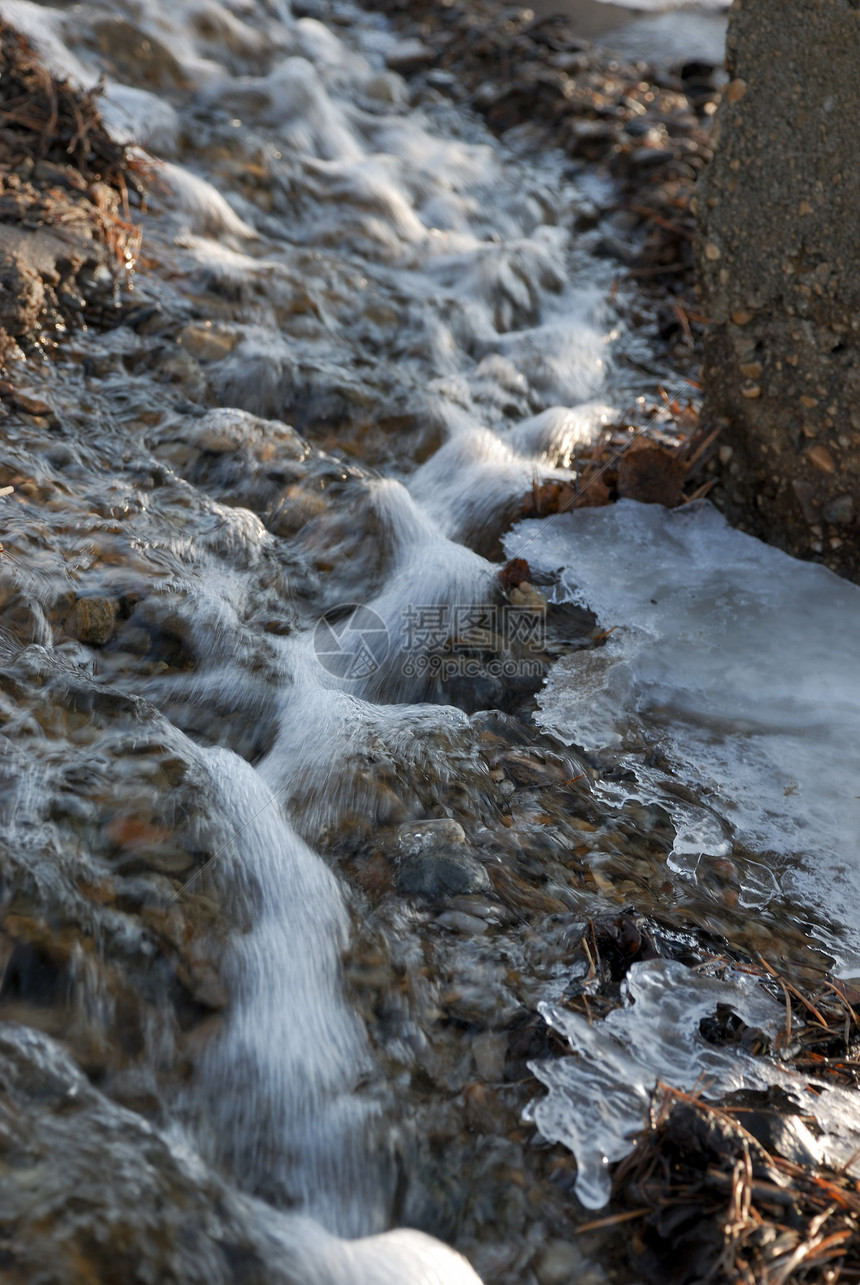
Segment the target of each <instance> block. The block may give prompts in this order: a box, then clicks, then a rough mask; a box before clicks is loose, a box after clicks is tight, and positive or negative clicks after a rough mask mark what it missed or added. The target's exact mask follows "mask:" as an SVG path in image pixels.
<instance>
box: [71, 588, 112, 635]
mask: <svg viewBox="0 0 860 1285" xmlns="http://www.w3.org/2000/svg"><path fill="white" fill-rule="evenodd" d="M117 610H118V605H117V602H116V600H115V599H114V598H95V597H94V598H79V599H78V601H77V602H76V603H75V605H74V608H73V612H72V632H73V633H74V635H75V637H76V638H77V639H78V640H79V641H80V642H82V643H85V644H86V645H87V646H88V647H103V646H104V644H105V643H106V642H107V641H108V640H109V639H110V638H111V636H112V635H113V631H114V626H115V624H116V613H117Z"/></svg>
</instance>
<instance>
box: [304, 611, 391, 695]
mask: <svg viewBox="0 0 860 1285" xmlns="http://www.w3.org/2000/svg"><path fill="white" fill-rule="evenodd" d="M389 646H390V639H389V637H388V630H387V629H386V627H385V621H384V620H382V619H381V617H379V616H377V614H376V612H375V611H371V610H370V608H369V607H362V606H360V605H358V604H356V603H354V602H351V603H348V604H347V605H346V606H343V607H335V608H333V609H332V610H331V611H327V612H326V614H325V615H324V616H322V617H321V618H320V619H319V621H318V622H317V627H316V629H315V630H314V652H315V653H316V657H317V660H318V661H319V663H320V664H321V665H322V667H323V669H326V670H328V672H329V673H330V674H334V676H335V678H342V679H346V680H347V681H350V682H357V681H358V680H359V679H362V678H370V676H371V675H372V674H375V673H376V671H377V670H378V669H379V667H380V665H381V664H382V663H383V662H384V660H385V658H386V656H387V655H388V648H389Z"/></svg>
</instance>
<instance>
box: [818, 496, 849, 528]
mask: <svg viewBox="0 0 860 1285" xmlns="http://www.w3.org/2000/svg"><path fill="white" fill-rule="evenodd" d="M854 512H855V509H854V497H853V496H851V495H837V496H835V497H834V498H833V499H832V500H830V502H829V503H828V504H825V505H824V507H823V509H822V510H821V516H822V518H823V519H824V521H825V522H832V523H833V525H834V526H848V524H849V523H851V522H853V521H854Z"/></svg>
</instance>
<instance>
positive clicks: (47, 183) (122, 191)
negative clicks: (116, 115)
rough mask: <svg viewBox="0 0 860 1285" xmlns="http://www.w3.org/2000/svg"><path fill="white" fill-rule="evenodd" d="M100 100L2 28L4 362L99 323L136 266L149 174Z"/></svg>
mask: <svg viewBox="0 0 860 1285" xmlns="http://www.w3.org/2000/svg"><path fill="white" fill-rule="evenodd" d="M98 95H99V91H98V89H93V90H88V91H86V92H85V91H82V90H79V89H76V88H75V87H74V86H73V85H72V84H70V83H69V81H67V80H65V79H59V78H58V77H56V76H54V75H52V74H51V72H50V71H49V70H48V69H47V68H46V67H45V66H44V65H43V64H42V63H41V61H40V60H39V58H38V56H37V54H36V53H35V52H34V50H33V49H32V48H31V46H30V45H29V43H28V42H27V40H26V39H25V38H24V37H23V36H22V35H20V34H19V33H18V32H17V31H15V30H14V29H13V28H12V27H10V26H9V25H8V24H7V23H5V22H3V21H2V20H0V286H2V304H0V361H3V362H6V361H7V360H9V359H10V358H20V357H21V356H26V355H30V354H32V353H34V352H37V351H39V350H40V349H41V350H44V349H45V348H47V347H50V345H51V344H52V343H53V342H54V340H55V337H56V335H57V334H58V333H60V332H62V331H63V330H65V329H67V328H68V327H69V326H70V325H72V324H75V322H76V321H80V320H81V319H83V317H84V315H86V319H87V320H95V319H98V320H102V319H103V317H101V316H98V315H97V309H98V304H99V302H100V301H101V300H100V296H101V299H106V300H111V299H112V296H113V293H114V291H115V289H116V286H117V284H118V283H119V282H121V281H122V280H123V279H124V278H125V277H126V275H127V273H128V272H129V271H130V269H131V268H132V266H133V263H134V258H135V255H136V253H137V250H138V248H139V243H140V232H139V229H138V228H137V227H135V226H134V224H133V223H132V220H131V210H130V205H131V199H132V198H139V197H140V195H141V193H142V183H143V178H144V173H145V171H144V167H143V165H142V163H141V162H140V161H138V160H135V159H133V158H131V157H130V156H129V155H128V153H127V152H126V149H125V148H124V147H122V146H120V145H119V144H117V143H115V142H114V141H113V139H112V138H111V137H110V135H109V134H108V132H107V130H106V129H105V127H104V124H103V122H102V118H101V115H100V113H99V110H98ZM94 304H95V305H96V307H95V308H94V307H93V306H92V305H94Z"/></svg>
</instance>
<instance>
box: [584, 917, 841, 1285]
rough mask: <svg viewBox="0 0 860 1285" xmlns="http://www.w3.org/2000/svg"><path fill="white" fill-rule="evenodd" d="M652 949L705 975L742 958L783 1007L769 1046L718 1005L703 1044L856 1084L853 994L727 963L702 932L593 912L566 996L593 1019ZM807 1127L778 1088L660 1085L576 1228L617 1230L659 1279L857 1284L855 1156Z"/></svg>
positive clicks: (672, 1282) (668, 1284) (671, 1284)
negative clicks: (603, 1190)
mask: <svg viewBox="0 0 860 1285" xmlns="http://www.w3.org/2000/svg"><path fill="white" fill-rule="evenodd" d="M714 947H717V952H715V950H714ZM658 956H668V957H670V958H675V959H678V960H680V961H681V962H683V963H685V964H687V965H688V966H690V967H697V968H706V969H707V970H709V971H712V970H719V969H720V967H721V966H724V965H729V964H733V965H734V966H740V967H742V968H744V970H745V971H749V972H751V973H754V974H756V975H757V976H759V977H760V978H761V979H762V981H763V983H764V984H765V985H767V986H768V988H769V989H770V990H771V992H772V993H773V995H774V996H775V997H780V998H781V1000H782V1002H784V1004H785V1013H786V1017H785V1027H784V1029H783V1030H782V1032H781V1033H780V1035H779V1036H778V1038H777V1039H776V1041H775V1042H774V1045H773V1046H772V1047H769V1045H768V1041H767V1039H766V1037H765V1036H764V1035H763V1033H762V1032H761V1031H757V1030H754V1029H752V1028H749V1027H746V1026H745V1025H744V1023H743V1022H742V1021H740V1019H739V1018H737V1017H736V1016H735V1015H734V1014H733V1013H731V1012H723V1013H721V1012H720V1011H719V1010H718V1012H717V1015H716V1018H714V1019H713V1020H711V1019H709V1021H708V1030H707V1032H705V1031H703V1035H704V1036H705V1038H707V1039H708V1041H709V1042H710V1043H714V1044H719V1045H722V1046H728V1045H736V1046H738V1047H743V1048H744V1049H745V1050H746V1052H748V1053H752V1054H753V1055H759V1056H770V1057H777V1058H778V1059H779V1060H780V1061H781V1062H782V1063H783V1064H784V1065H785V1066H787V1067H791V1068H793V1069H795V1070H798V1071H801V1072H803V1071H807V1072H809V1074H810V1075H813V1076H814V1077H815V1078H816V1079H817V1080H822V1079H823V1080H825V1081H832V1083H833V1086H834V1087H840V1088H855V1087H857V1086H858V1085H860V993H858V992H857V991H855V990H854V989H853V988H852V987H850V986H848V985H847V984H846V983H844V982H842V981H839V980H836V979H833V978H830V977H827V976H824V975H820V974H819V975H815V976H813V975H812V974H811V975H810V976H809V977H808V978H800V977H795V978H794V980H792V979H791V978H789V977H786V976H783V975H781V973H779V972H778V970H777V969H776V968H775V967H774V966H773V965H772V964H770V963H768V962H767V961H766V960H764V959H763V958H761V957H759V958H758V959H757V960H756V961H752V960H748V959H747V960H742V959H734V958H733V959H729V958H728V957H726V956H724V955H721V954H719V953H718V944H717V939H716V938H714V939H713V941H711V940H710V939H709V938H708V937H707V936H706V935H703V934H702V933H700V932H698V933H696V934H692V933H691V934H689V935H687V934H679V933H678V932H677V931H676V930H673V929H669V928H667V927H665V926H664V925H661V924H659V923H657V922H656V921H653V920H650V919H645V918H642V917H639V916H634V915H632V914H629V913H622V914H619V915H615V916H604V917H601V918H598V919H594V920H591V921H590V922H589V924H588V927H587V930H586V932H585V933H584V934H583V936H582V940H581V942H580V943H579V946H578V948H577V950H576V951H575V952H574V958H575V959H578V960H579V961H580V962H581V963H583V964H586V965H587V966H588V972H587V974H586V976H585V977H584V979H582V980H581V981H579V982H577V983H575V984H574V985H573V986H572V987H571V989H570V992H569V993H568V995H567V996H566V998H565V1003H566V1004H567V1005H568V1006H569V1007H571V1008H572V1009H574V1010H575V1011H577V1012H580V1013H582V1014H583V1015H584V1016H586V1017H587V1019H588V1020H589V1021H595V1020H598V1021H599V1020H601V1019H602V1018H603V1017H605V1016H606V1014H607V1013H608V1012H609V1011H611V1009H613V1008H615V1007H617V1006H618V1004H619V1003H620V1002H621V995H622V991H621V983H622V982H623V979H624V977H625V976H626V973H627V971H628V970H629V968H630V966H631V964H633V963H636V962H637V961H639V960H643V959H652V958H655V957H658ZM858 1106H860V1099H858ZM814 1129H815V1123H814V1121H812V1120H808V1119H807V1118H804V1117H803V1116H802V1115H801V1114H800V1112H799V1110H798V1108H797V1106H796V1104H795V1103H794V1102H793V1101H792V1099H791V1097H790V1096H789V1094H787V1093H786V1092H785V1091H783V1090H781V1089H779V1088H777V1087H773V1088H771V1089H769V1090H768V1091H767V1092H762V1091H756V1092H752V1091H750V1092H742V1093H734V1094H730V1095H729V1096H728V1097H726V1098H725V1099H724V1100H722V1101H719V1102H714V1101H710V1100H709V1099H708V1093H707V1086H706V1085H705V1086H703V1087H702V1089H701V1091H699V1092H698V1093H683V1092H681V1091H679V1090H677V1089H675V1088H672V1087H670V1086H668V1085H665V1084H661V1085H659V1086H658V1089H657V1091H656V1093H655V1095H654V1101H653V1104H652V1110H651V1119H650V1121H649V1124H648V1126H647V1127H646V1128H645V1129H644V1130H643V1131H642V1132H641V1133H640V1134H639V1136H638V1138H637V1139H636V1141H635V1146H634V1148H633V1150H632V1151H631V1152H630V1154H629V1155H628V1156H627V1157H626V1158H625V1159H624V1160H622V1161H621V1162H620V1163H619V1164H618V1165H617V1166H616V1168H615V1172H614V1175H613V1198H612V1203H611V1205H610V1208H609V1210H608V1211H607V1213H606V1214H605V1215H603V1216H600V1217H598V1218H595V1219H590V1220H588V1221H586V1222H584V1223H582V1224H580V1226H579V1228H578V1230H579V1232H580V1233H583V1234H584V1233H588V1232H591V1231H596V1230H598V1229H610V1228H616V1229H617V1230H618V1231H619V1234H623V1235H624V1237H625V1238H626V1240H627V1246H628V1254H629V1258H630V1265H631V1267H632V1269H633V1270H634V1271H635V1272H636V1273H637V1275H639V1276H641V1278H642V1279H644V1280H646V1281H648V1282H654V1283H655V1285H656V1283H657V1282H659V1285H788V1283H789V1282H805V1283H806V1282H808V1283H809V1285H836V1283H837V1282H845V1283H847V1282H855V1281H860V1181H858V1179H857V1178H856V1177H855V1176H854V1173H853V1165H852V1163H851V1161H850V1160H849V1163H848V1164H846V1165H845V1166H843V1168H842V1169H836V1168H833V1167H832V1166H828V1165H827V1164H825V1163H823V1162H822V1160H821V1152H820V1148H819V1146H818V1141H817V1138H816V1136H815V1133H814Z"/></svg>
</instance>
